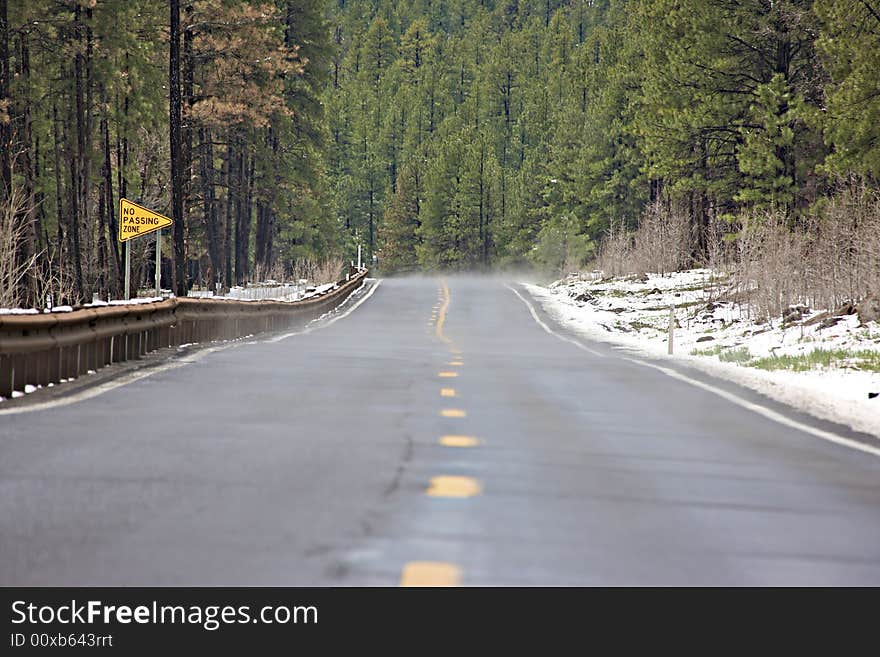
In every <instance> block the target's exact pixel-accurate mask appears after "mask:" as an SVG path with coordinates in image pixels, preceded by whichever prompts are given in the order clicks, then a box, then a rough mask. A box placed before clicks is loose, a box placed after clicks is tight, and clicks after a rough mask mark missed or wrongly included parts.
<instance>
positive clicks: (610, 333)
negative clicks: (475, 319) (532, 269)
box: [523, 283, 880, 436]
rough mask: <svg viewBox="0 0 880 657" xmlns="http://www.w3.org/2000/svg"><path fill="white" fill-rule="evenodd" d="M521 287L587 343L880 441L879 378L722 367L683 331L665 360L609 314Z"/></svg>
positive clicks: (655, 344) (658, 342) (660, 345)
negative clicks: (681, 369) (699, 375)
mask: <svg viewBox="0 0 880 657" xmlns="http://www.w3.org/2000/svg"><path fill="white" fill-rule="evenodd" d="M523 286H524V287H525V288H526V289H527V290H528V292H529V293H530V294H531V295H532V296H533V297H534V298H535V299H536V300H537V301H538V302H540V304H541V305H542V307H543V308H544V310H545V312H547V314H548V315H549V316H550V317H552V318H553V319H554V320H555V321H557V322H559V323H560V324H561V325H563V326H566V327H568V328H570V329H572V330H574V331H575V332H576V333H579V334H581V335H583V336H584V337H586V338H589V339H591V340H596V341H600V342H605V343H610V344H613V345H616V346H621V347H625V348H626V349H627V350H628V351H630V352H632V353H635V354H639V355H642V356H647V357H650V358H652V359H654V360H658V361H663V360H667V359H669V360H674V361H676V362H683V363H686V364H687V365H689V366H691V367H694V368H696V369H698V370H700V371H703V372H705V373H707V374H709V375H712V376H715V377H718V378H721V379H727V380H729V381H733V382H734V383H737V384H739V385H742V386H744V387H747V388H750V389H752V390H755V391H756V392H759V393H761V394H764V395H766V396H767V397H769V398H771V399H773V400H775V401H778V402H780V403H783V404H786V405H788V406H791V407H793V408H796V409H798V410H801V411H804V412H806V413H809V414H811V415H813V416H815V417H818V418H822V419H825V420H829V421H831V422H835V423H838V424H842V425H844V426H848V427H850V428H852V429H853V430H855V431H860V432H864V433H868V434H872V435H875V436H880V398H878V399H868V396H867V392H868V391H880V373H877V372H861V371H851V370H821V371H811V372H792V371H786V370H775V371H766V370H761V369H756V368H753V367H747V366H743V365H738V364H735V363H723V362H719V361H718V360H717V358H716V357H713V356H696V355H690V354H691V348H690V347H691V345H692V344H693V340H692V336H687V335H682V333H684V331H683V330H682V329H677V330H676V354H675V355H674V356H668V355H667V353H666V341H665V340H664V339H655V340H646V339H645V336H644V335H638V334H635V335H631V334H627V333H623V332H617V331H614V330H610V329H609V325H608V321H607V317H606V315H607V314H608V313H607V312H605V311H602V310H599V309H596V308H594V307H591V306H580V305H578V304H577V303H576V302H574V301H573V300H572V299H571V298H569V297H567V296H565V295H561V294H554V293H553V291H551V290H550V289H548V288H546V287H542V286H539V285H532V284H528V283H523ZM659 337H660V336H658V338H659ZM689 337H690V338H691V339H688V338H689ZM746 344H747V343H746ZM701 346H702V345H701ZM816 346H820V345H816Z"/></svg>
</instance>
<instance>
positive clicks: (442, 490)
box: [425, 475, 483, 498]
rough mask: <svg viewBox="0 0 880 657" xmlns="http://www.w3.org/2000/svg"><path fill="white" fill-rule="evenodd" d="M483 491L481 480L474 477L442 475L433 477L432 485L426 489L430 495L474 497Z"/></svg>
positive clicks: (426, 492)
mask: <svg viewBox="0 0 880 657" xmlns="http://www.w3.org/2000/svg"><path fill="white" fill-rule="evenodd" d="M482 492H483V487H482V486H481V485H480V482H479V481H477V480H476V479H474V478H473V477H461V476H458V475H441V476H439V477H431V485H430V486H429V487H428V489H427V490H425V494H426V495H428V496H429V497H456V498H460V497H473V496H474V495H479V494H480V493H482Z"/></svg>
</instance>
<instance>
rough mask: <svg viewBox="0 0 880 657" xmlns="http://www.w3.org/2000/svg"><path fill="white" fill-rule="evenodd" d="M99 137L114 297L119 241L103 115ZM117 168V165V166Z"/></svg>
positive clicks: (107, 127) (117, 286) (119, 270)
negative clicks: (102, 153)
mask: <svg viewBox="0 0 880 657" xmlns="http://www.w3.org/2000/svg"><path fill="white" fill-rule="evenodd" d="M101 96H102V102H103V104H104V106H105V107H108V106H109V105H108V102H107V97H106V94H105V93H104V90H103V88H102V90H101ZM101 136H102V139H103V142H104V143H103V147H104V166H103V173H104V189H103V197H104V202H105V204H106V208H107V227H108V231H109V233H110V234H109V240H110V252H111V254H112V259H113V271H112V272H108V273H112V275H111V276H109V277H108V278H109V279H110V280H111V281H112V284H109V285H108V287H109V288H110V290H111V291H112V292H113V295H114V296H119V294H120V292H121V291H122V268H123V263H122V257H121V255H120V252H119V240H118V235H119V232H118V225H117V223H116V205H115V204H114V203H113V163H112V161H111V159H110V119H109V117H108V116H107V115H106V113H105V115H104V116H103V117H102V118H101ZM117 166H118V165H117Z"/></svg>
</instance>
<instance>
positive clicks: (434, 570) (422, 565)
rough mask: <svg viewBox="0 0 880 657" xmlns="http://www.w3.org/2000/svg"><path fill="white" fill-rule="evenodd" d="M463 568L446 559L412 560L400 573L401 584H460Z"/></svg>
mask: <svg viewBox="0 0 880 657" xmlns="http://www.w3.org/2000/svg"><path fill="white" fill-rule="evenodd" d="M460 583H461V568H459V567H458V566H456V565H454V564H451V563H447V562H445V561H410V562H409V563H408V564H406V565H405V566H404V567H403V572H402V573H401V575H400V585H401V586H458V585H459V584H460Z"/></svg>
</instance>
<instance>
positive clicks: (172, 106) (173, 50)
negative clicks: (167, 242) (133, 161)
mask: <svg viewBox="0 0 880 657" xmlns="http://www.w3.org/2000/svg"><path fill="white" fill-rule="evenodd" d="M169 4H170V28H171V30H170V33H171V44H170V47H169V57H168V86H169V87H170V92H169V99H168V100H169V102H168V105H169V125H170V132H171V216H172V218H173V219H174V293H175V294H176V295H177V296H179V297H184V296H186V291H187V284H186V244H185V243H184V235H185V232H184V225H183V174H184V170H185V169H184V167H185V166H186V163H185V162H184V161H183V153H182V152H181V151H182V149H183V138H182V135H181V120H182V117H181V98H180V0H170V3H169Z"/></svg>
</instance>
